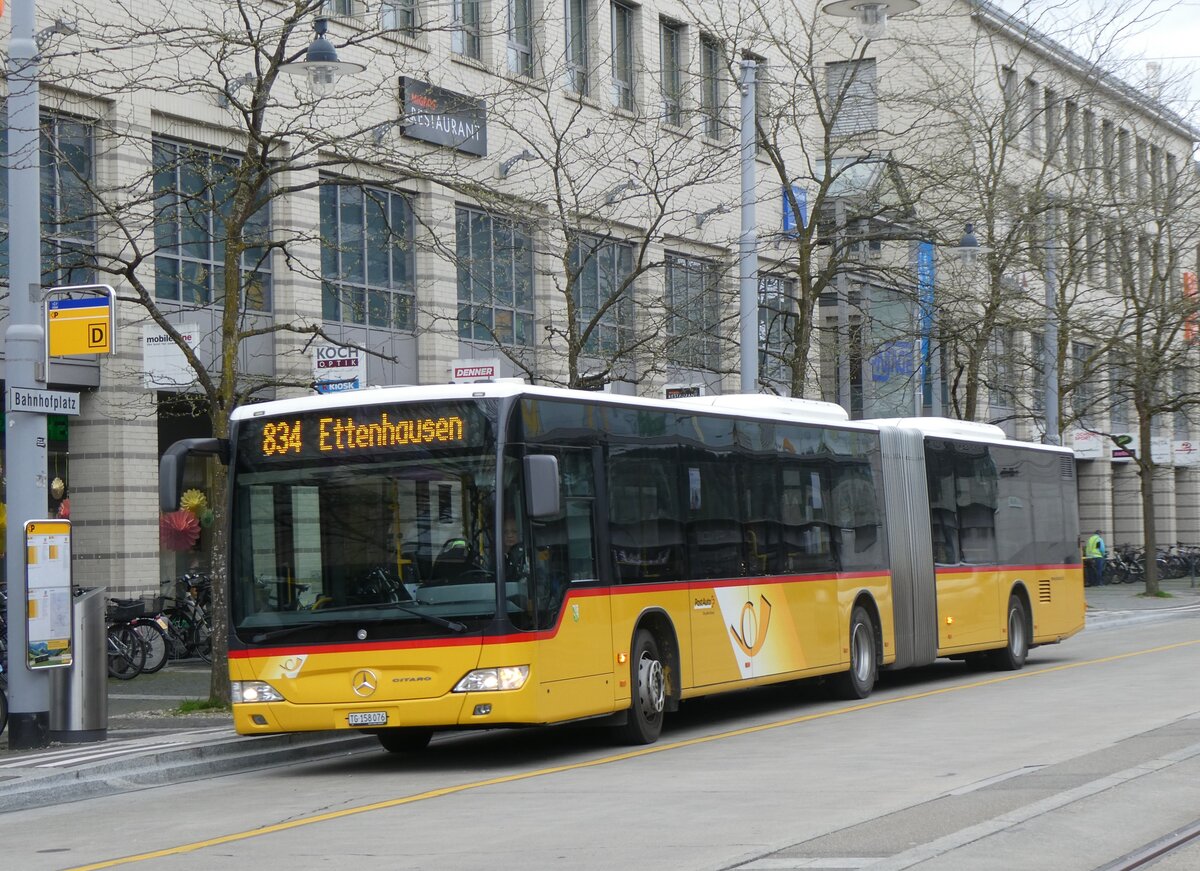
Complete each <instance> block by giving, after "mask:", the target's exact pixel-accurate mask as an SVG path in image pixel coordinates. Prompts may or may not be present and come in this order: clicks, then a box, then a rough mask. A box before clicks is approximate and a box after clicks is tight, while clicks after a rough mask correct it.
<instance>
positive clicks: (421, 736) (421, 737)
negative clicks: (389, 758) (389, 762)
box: [375, 728, 433, 753]
mask: <svg viewBox="0 0 1200 871" xmlns="http://www.w3.org/2000/svg"><path fill="white" fill-rule="evenodd" d="M375 737H377V738H378V739H379V743H380V744H381V745H383V749H384V750H386V751H387V752H388V753H420V752H421V751H422V750H424V749H425V748H426V747H428V746H429V740H430V739H431V738H432V737H433V730H432V729H411V728H410V729H380V730H379V731H378V732H376V733H375Z"/></svg>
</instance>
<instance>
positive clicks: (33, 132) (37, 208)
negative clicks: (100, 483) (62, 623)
mask: <svg viewBox="0 0 1200 871" xmlns="http://www.w3.org/2000/svg"><path fill="white" fill-rule="evenodd" d="M35 7H36V4H35V0H13V4H12V35H11V38H10V40H9V48H8V57H9V76H8V88H9V95H8V161H9V163H8V192H9V203H8V215H9V221H8V262H9V298H8V299H9V312H8V328H7V329H6V330H5V333H4V356H5V371H6V373H7V374H6V379H7V387H8V388H9V389H8V391H7V396H6V399H5V414H6V417H5V419H6V426H5V450H6V452H7V462H6V464H5V466H6V468H5V473H6V479H7V481H6V490H7V493H6V496H7V500H8V532H7V535H6V538H5V543H6V545H7V548H8V550H7V556H6V558H5V568H6V571H7V580H8V591H9V595H8V690H9V707H10V711H9V720H8V745H9V747H11V748H13V749H29V748H33V747H44V746H46V745H47V744H49V743H50V713H49V711H50V676H49V674H48V673H46V672H45V671H40V672H35V671H30V670H29V668H28V666H27V661H28V649H29V647H28V640H27V637H26V623H25V621H26V618H27V614H26V611H27V603H28V601H29V584H28V579H27V578H26V576H25V522H26V521H27V520H31V519H36V518H39V517H43V516H45V514H46V415H45V414H36V413H30V412H26V411H13V409H12V407H11V405H12V400H11V396H12V389H13V388H14V387H17V388H26V389H35V388H37V387H38V386H39V380H40V379H41V378H44V373H41V374H40V375H39V372H38V369H39V368H40V364H41V362H42V359H43V348H44V347H45V334H44V333H43V331H42V318H41V314H40V312H41V306H42V292H41V291H42V282H41V262H40V260H41V255H40V252H41V248H42V240H41V220H40V219H41V196H40V188H39V172H40V166H39V162H40V161H39V153H38V152H39V148H40V143H39V111H38V65H37V51H38V49H37V42H36V39H35V36H34V23H35V15H36V8H35ZM41 386H45V385H44V384H42V385H41Z"/></svg>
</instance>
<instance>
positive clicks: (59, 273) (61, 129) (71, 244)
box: [0, 113, 96, 287]
mask: <svg viewBox="0 0 1200 871" xmlns="http://www.w3.org/2000/svg"><path fill="white" fill-rule="evenodd" d="M0 154H4V155H7V154H8V123H7V118H5V117H4V116H3V114H2V113H0ZM94 168H95V156H94V137H93V130H92V125H91V124H89V123H87V122H85V121H81V120H78V119H75V118H67V117H64V116H61V115H43V116H42V136H41V200H42V203H41V212H42V215H41V217H42V256H41V271H42V284H43V285H44V286H46V287H62V286H66V285H72V284H92V283H94V282H95V280H96V272H95V259H96V223H95V220H94V217H93V216H94V215H95V212H96V206H95V202H94V201H93V199H92V195H91V193H90V192H89V190H88V186H89V185H90V184H91V182H92V176H93V172H94ZM8 226H9V200H8V170H7V168H3V169H0V279H2V280H3V282H4V283H5V284H7V283H8Z"/></svg>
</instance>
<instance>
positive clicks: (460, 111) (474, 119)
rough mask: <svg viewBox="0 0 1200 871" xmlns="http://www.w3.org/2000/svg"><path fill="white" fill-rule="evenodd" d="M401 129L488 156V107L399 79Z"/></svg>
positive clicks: (471, 98) (428, 85)
mask: <svg viewBox="0 0 1200 871" xmlns="http://www.w3.org/2000/svg"><path fill="white" fill-rule="evenodd" d="M400 108H401V111H402V112H403V116H402V118H401V122H400V124H401V129H402V130H403V131H404V135H405V136H409V137H411V138H413V139H421V140H424V141H425V142H432V143H434V144H435V145H448V146H450V147H451V148H457V149H458V150H459V151H465V152H466V153H467V154H477V155H479V156H480V157H483V156H484V155H486V154H487V104H486V103H485V102H484V101H483V100H480V99H476V98H475V97H468V96H465V95H463V94H456V93H455V92H454V91H447V90H446V89H445V88H439V87H436V86H434V85H431V84H429V83H428V82H422V81H420V80H418V79H413V78H410V77H408V76H401V77H400Z"/></svg>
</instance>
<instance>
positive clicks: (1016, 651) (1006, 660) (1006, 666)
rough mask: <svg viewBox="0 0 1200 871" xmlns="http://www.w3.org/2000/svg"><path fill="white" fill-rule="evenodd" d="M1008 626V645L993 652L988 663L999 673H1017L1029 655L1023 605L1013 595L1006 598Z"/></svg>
mask: <svg viewBox="0 0 1200 871" xmlns="http://www.w3.org/2000/svg"><path fill="white" fill-rule="evenodd" d="M1005 619H1006V621H1007V624H1008V643H1007V644H1005V645H1004V646H1003V647H1001V648H1000V649H999V650H993V651H992V653H991V657H990V661H991V664H992V667H993V668H995V669H998V670H999V671H1019V670H1020V669H1021V667H1022V666H1024V665H1025V657H1026V656H1027V655H1028V654H1029V632H1028V625H1029V624H1028V623H1027V622H1026V615H1025V603H1024V602H1022V601H1021V597H1020V596H1018V595H1016V594H1015V593H1014V594H1013V595H1011V596H1009V597H1008V610H1007V611H1006V617H1005Z"/></svg>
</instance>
